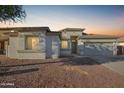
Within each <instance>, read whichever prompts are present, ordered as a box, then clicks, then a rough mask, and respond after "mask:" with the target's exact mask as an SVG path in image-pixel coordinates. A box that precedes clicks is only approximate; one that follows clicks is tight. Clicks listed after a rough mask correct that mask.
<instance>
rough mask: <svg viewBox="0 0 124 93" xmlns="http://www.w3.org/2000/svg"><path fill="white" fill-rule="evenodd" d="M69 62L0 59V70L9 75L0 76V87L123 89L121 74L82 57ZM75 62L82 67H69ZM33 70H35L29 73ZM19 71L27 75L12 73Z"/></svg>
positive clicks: (123, 83)
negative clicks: (90, 63) (89, 63)
mask: <svg viewBox="0 0 124 93" xmlns="http://www.w3.org/2000/svg"><path fill="white" fill-rule="evenodd" d="M72 59H73V58H72ZM72 59H71V58H70V59H64V60H63V59H58V60H47V62H46V63H45V60H17V59H9V58H7V57H3V56H1V57H0V61H1V62H2V64H1V65H0V68H1V67H2V69H3V70H2V71H3V72H4V71H5V72H8V71H9V72H11V74H9V75H1V76H0V87H26V88H27V87H33V88H34V87H57V88H58V87H72V88H75V87H124V76H123V75H120V74H118V73H116V72H113V71H112V70H110V69H108V68H105V67H104V66H102V65H99V64H96V63H95V64H92V65H88V64H83V62H85V61H86V59H85V61H84V58H82V59H81V58H80V59H74V60H72ZM76 60H78V62H80V63H82V64H81V65H80V64H78V65H71V63H74V62H77V61H76ZM87 60H88V59H87ZM88 62H90V61H88ZM92 62H93V60H92ZM67 63H68V64H67ZM85 63H87V62H85ZM37 68H38V70H36V71H31V70H30V69H37ZM4 69H5V70H4ZM20 70H30V72H28V71H27V72H25V73H23V72H24V71H22V73H18V74H17V73H12V72H14V71H17V72H18V71H20ZM9 72H8V73H9ZM4 74H5V73H4ZM7 84H8V85H7Z"/></svg>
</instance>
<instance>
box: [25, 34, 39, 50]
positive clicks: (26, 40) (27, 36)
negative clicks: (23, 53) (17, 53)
mask: <svg viewBox="0 0 124 93" xmlns="http://www.w3.org/2000/svg"><path fill="white" fill-rule="evenodd" d="M29 37H37V38H38V39H39V36H38V35H26V36H25V50H38V49H29V48H28V43H27V42H28V38H29ZM39 43H40V40H39Z"/></svg>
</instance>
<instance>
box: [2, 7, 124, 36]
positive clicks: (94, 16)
mask: <svg viewBox="0 0 124 93" xmlns="http://www.w3.org/2000/svg"><path fill="white" fill-rule="evenodd" d="M23 8H24V9H25V11H26V13H27V17H26V19H25V20H24V21H23V22H22V23H14V24H11V25H9V23H7V24H4V23H0V27H25V26H26V27H29V26H41V27H42V26H47V27H49V28H50V29H51V30H52V31H58V30H61V29H63V28H67V27H69V28H86V30H85V31H84V32H85V33H88V34H102V35H115V36H124V5H60V6H59V5H57V6H54V5H24V6H23Z"/></svg>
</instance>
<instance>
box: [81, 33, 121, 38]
mask: <svg viewBox="0 0 124 93" xmlns="http://www.w3.org/2000/svg"><path fill="white" fill-rule="evenodd" d="M79 38H81V39H117V38H119V37H117V36H109V35H94V34H92V35H83V36H81V37H79Z"/></svg>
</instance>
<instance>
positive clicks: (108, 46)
mask: <svg viewBox="0 0 124 93" xmlns="http://www.w3.org/2000/svg"><path fill="white" fill-rule="evenodd" d="M84 54H85V55H113V43H96V42H93V43H91V42H86V43H85V45H84Z"/></svg>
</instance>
